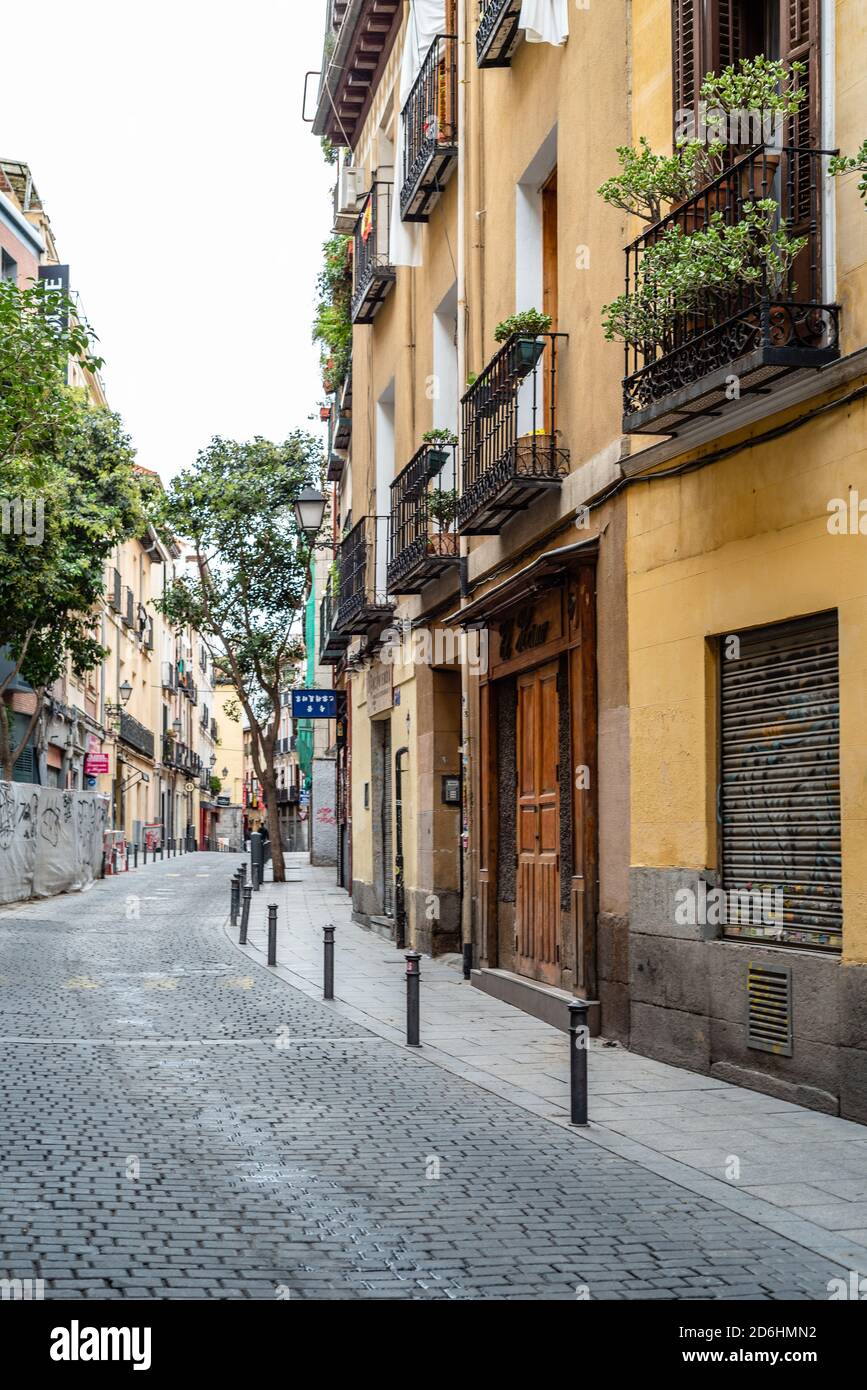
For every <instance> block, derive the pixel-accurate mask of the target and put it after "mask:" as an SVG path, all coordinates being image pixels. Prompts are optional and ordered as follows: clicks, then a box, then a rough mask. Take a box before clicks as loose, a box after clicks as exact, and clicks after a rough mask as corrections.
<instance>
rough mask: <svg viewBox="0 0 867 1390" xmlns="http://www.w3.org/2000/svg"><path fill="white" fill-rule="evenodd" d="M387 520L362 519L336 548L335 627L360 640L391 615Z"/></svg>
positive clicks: (383, 517)
mask: <svg viewBox="0 0 867 1390" xmlns="http://www.w3.org/2000/svg"><path fill="white" fill-rule="evenodd" d="M388 522H389V519H388V517H387V516H363V517H362V518H361V520H360V521H359V522H358V523H357V524H356V525H355V526H353V528H352V530H351V531H350V532H349V535H348V536H346V538H345V539H344V540H343V542H342V543H341V546H340V598H339V602H338V605H337V617H336V621H335V627H336V628H337V629H338V631H340V632H342V633H345V634H347V635H348V636H350V637H353V636H364V635H365V634H366V633H368V632H370V630H371V629H372V628H374V627H376V626H377V624H383V623H387V622H388V621H389V619H390V617H391V615H392V613H393V611H394V605H393V604H392V603H390V602H389V599H388V593H387V587H388V577H387V562H388Z"/></svg>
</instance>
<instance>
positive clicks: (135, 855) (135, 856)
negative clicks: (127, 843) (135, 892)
mask: <svg viewBox="0 0 867 1390" xmlns="http://www.w3.org/2000/svg"><path fill="white" fill-rule="evenodd" d="M132 866H133V868H134V869H137V868H138V845H137V844H136V845H133V847H132Z"/></svg>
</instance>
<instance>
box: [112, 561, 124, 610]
mask: <svg viewBox="0 0 867 1390" xmlns="http://www.w3.org/2000/svg"><path fill="white" fill-rule="evenodd" d="M108 601H109V604H110V605H111V607H112V609H113V610H114V612H115V613H119V612H120V610H121V607H122V606H123V600H122V598H121V582H120V570H118V569H115V568H114V566H112V568H111V569H110V570H109V572H108Z"/></svg>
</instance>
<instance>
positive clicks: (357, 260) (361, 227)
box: [335, 180, 395, 448]
mask: <svg viewBox="0 0 867 1390" xmlns="http://www.w3.org/2000/svg"><path fill="white" fill-rule="evenodd" d="M393 192H394V184H393V183H384V182H381V181H379V180H377V181H376V182H375V183H374V185H373V187H372V188H371V190H370V192H369V193H368V195H367V197H366V198H365V200H364V204H363V206H362V209H361V214H360V216H359V218H358V221H357V222H356V224H355V229H354V254H353V257H352V260H353V271H354V281H353V289H352V309H351V316H352V322H353V323H373V320H374V319H375V318H376V315H377V313H378V312H379V309H380V307H381V305H382V302H383V300H384V299H385V297H386V295H387V294H388V292H389V290H390V289H391V287H392V285H393V284H394V279H395V272H394V266H393V265H391V264H390V259H389V246H388V235H389V227H390V226H391V198H392V193H393ZM335 443H337V441H336V440H335ZM337 447H338V448H340V447H341V445H339V444H337ZM343 447H345V446H343Z"/></svg>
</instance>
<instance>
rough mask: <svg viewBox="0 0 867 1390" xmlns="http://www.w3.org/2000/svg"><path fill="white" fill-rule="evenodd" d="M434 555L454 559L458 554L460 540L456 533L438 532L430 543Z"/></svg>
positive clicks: (431, 538) (429, 546)
mask: <svg viewBox="0 0 867 1390" xmlns="http://www.w3.org/2000/svg"><path fill="white" fill-rule="evenodd" d="M428 548H429V550H430V553H431V554H432V555H441V556H443V557H444V558H447V559H453V558H454V557H455V556H456V555H457V553H458V538H457V535H456V534H455V532H454V531H437V532H436V534H435V535H433V536H431V537H430V539H429V541H428Z"/></svg>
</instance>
